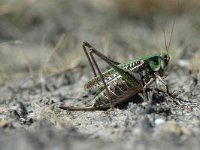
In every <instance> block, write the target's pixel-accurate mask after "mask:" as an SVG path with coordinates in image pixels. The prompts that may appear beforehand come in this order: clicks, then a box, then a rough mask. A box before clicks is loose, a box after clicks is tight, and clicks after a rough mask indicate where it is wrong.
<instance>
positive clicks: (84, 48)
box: [82, 43, 97, 77]
mask: <svg viewBox="0 0 200 150" xmlns="http://www.w3.org/2000/svg"><path fill="white" fill-rule="evenodd" d="M82 47H83V50H84V52H85V55H86V57H87V59H88V61H89V64H90V66H91V68H92V71H93V74H94V76H95V77H96V76H97V73H96V71H95V68H94V66H93V63H92V60H91V58H90V56H89V54H88V52H87V49H86V46H85V44H84V43H83V45H82Z"/></svg>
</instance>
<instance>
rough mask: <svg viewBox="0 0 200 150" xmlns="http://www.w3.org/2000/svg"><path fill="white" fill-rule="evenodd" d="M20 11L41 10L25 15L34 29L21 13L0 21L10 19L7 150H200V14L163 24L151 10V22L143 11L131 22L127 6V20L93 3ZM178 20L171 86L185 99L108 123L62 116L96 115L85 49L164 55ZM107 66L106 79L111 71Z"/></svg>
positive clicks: (164, 100) (107, 117)
mask: <svg viewBox="0 0 200 150" xmlns="http://www.w3.org/2000/svg"><path fill="white" fill-rule="evenodd" d="M126 2H127V5H128V4H129V3H130V2H129V3H128V1H126ZM135 2H136V1H135ZM3 4H7V3H3ZM20 4H21V3H19V6H20V8H21V7H22V8H24V6H26V7H27V6H29V5H30V4H32V5H31V6H32V7H30V6H29V7H28V8H32V9H29V10H27V9H26V10H25V11H26V14H27V16H23V17H25V18H24V22H22V20H20V18H18V17H17V15H16V14H17V12H18V13H19V14H23V13H20V11H19V10H16V12H14V13H13V12H12V11H14V10H15V9H14V10H12V11H11V12H9V11H7V12H9V13H8V14H9V15H8V16H7V14H6V15H2V14H3V13H0V17H2V18H3V19H4V21H3V23H0V28H1V29H3V30H1V31H0V40H1V41H2V43H3V44H1V45H0V49H1V53H0V57H1V60H0V61H1V66H0V75H1V86H0V149H2V150H11V149H16V150H22V149H30V150H35V149H42V150H43V149H44V150H46V149H48V150H51V149H52V150H54V149H61V150H62V149H71V150H76V149H105V150H106V149H109V150H112V149H115V150H118V149H135V150H143V149H152V150H156V149H171V150H173V149H174V150H175V149H185V150H186V149H191V150H197V149H199V147H200V107H199V105H200V93H199V91H200V82H199V81H200V75H199V64H200V54H199V48H200V45H199V40H198V39H199V35H200V34H199V32H200V30H199V29H200V28H199V25H200V24H199V20H198V14H199V13H198V12H190V13H183V14H178V13H177V16H175V15H173V16H171V13H170V15H169V14H168V13H163V12H161V14H160V15H159V14H157V13H156V14H154V13H155V12H151V9H149V8H146V9H147V11H146V12H145V13H143V9H142V8H143V5H141V6H140V7H142V8H137V9H138V10H137V11H138V12H137V13H136V14H134V12H132V11H130V12H129V14H127V15H126V14H124V13H127V12H126V11H125V10H126V9H125V8H126V7H127V5H125V4H123V6H124V8H123V9H122V10H123V12H121V11H122V10H121V9H120V8H121V7H122V3H116V4H115V5H114V4H112V3H106V4H107V5H105V4H103V3H98V2H96V1H95V2H94V3H93V2H92V1H90V0H87V1H86V2H83V1H81V0H78V1H76V2H74V1H69V2H68V4H65V3H64V2H63V1H59V3H55V2H54V1H53V0H52V3H49V2H47V3H45V2H41V3H37V2H36V3H33V2H32V1H30V4H29V3H25V2H24V3H23V5H20ZM33 4H34V5H33ZM44 4H46V5H44ZM53 4H56V5H53ZM97 4H98V5H97ZM152 4H154V3H152ZM159 5H162V4H160V3H159ZM2 6H3V5H2ZM6 6H7V5H6ZM8 6H10V5H8ZM75 6H76V7H75ZM120 6H121V7H120ZM156 6H157V5H156ZM6 8H9V7H6ZM13 8H14V7H13ZM50 8H51V9H50ZM75 8H76V10H75ZM161 8H162V7H161ZM166 8H167V7H166ZM176 9H177V8H173V10H176ZM1 10H3V9H1ZM44 10H45V11H44ZM50 10H51V11H50ZM77 10H78V11H77ZM119 10H121V11H119ZM139 10H141V12H140V11H139ZM182 11H184V10H182ZM36 12H37V13H36ZM44 12H45V13H44ZM131 12H132V13H131ZM13 14H15V15H13ZM148 14H149V15H150V16H151V15H152V16H151V17H149V16H148ZM12 15H13V16H12ZM50 16H51V17H50ZM6 17H7V19H6ZM16 18H18V21H17V23H18V24H15V25H16V26H15V27H13V24H12V23H13V21H16V20H15V19H16ZM28 18H29V19H28ZM174 18H175V21H176V24H175V28H174V31H173V35H172V43H171V46H170V49H169V54H170V56H171V58H172V59H171V60H170V66H169V68H168V73H167V74H168V78H167V79H166V82H167V84H168V86H169V89H170V91H171V92H174V93H176V95H178V98H177V99H173V98H171V97H169V96H167V95H165V94H163V93H151V95H150V96H151V99H152V102H151V103H150V102H149V103H148V104H147V103H144V102H143V100H142V98H141V97H140V96H138V95H135V96H133V97H131V98H130V99H129V100H128V101H127V102H125V103H122V104H119V105H118V106H117V107H116V108H115V109H114V110H113V111H110V112H108V113H106V112H105V111H93V112H81V111H78V112H70V111H65V110H61V109H59V108H58V106H59V105H60V104H65V105H72V106H76V105H79V106H80V105H81V106H87V105H90V104H92V100H93V98H94V97H95V95H96V94H97V91H85V90H84V84H85V83H86V82H87V81H88V80H89V79H90V78H91V76H92V72H91V69H90V67H89V65H88V64H87V62H86V58H85V56H84V54H83V51H82V50H81V44H82V41H85V40H86V41H89V42H90V43H92V45H94V46H95V47H97V49H100V50H101V49H102V51H101V52H103V53H104V54H105V55H107V56H109V57H110V58H111V59H114V60H117V61H119V62H123V61H125V60H127V59H128V60H131V59H134V58H136V57H138V56H144V55H148V54H150V53H154V52H158V51H160V49H163V48H164V42H163V39H164V38H163V37H164V33H163V31H162V29H161V28H160V25H158V24H161V26H162V25H163V29H164V30H165V31H166V38H167V39H166V40H167V41H169V38H168V37H170V32H171V30H172V24H173V20H174ZM110 20H112V21H110ZM14 33H15V34H14ZM43 34H45V37H44V35H43ZM63 34H65V36H63ZM102 39H103V40H102ZM13 40H19V41H15V43H13V42H12V41H13ZM43 40H44V41H43ZM5 41H9V42H10V41H11V42H10V43H9V42H8V43H6V42H5ZM41 41H43V42H42V44H41ZM4 42H5V43H4ZM18 42H19V43H20V42H22V43H23V44H21V45H20V44H19V45H18V44H17V43H18ZM24 43H25V44H24ZM44 43H45V44H44ZM101 43H103V44H101ZM15 44H17V45H15ZM57 49H59V51H58V50H57ZM151 49H154V50H153V51H152V50H151ZM97 61H98V63H99V64H100V67H101V69H103V70H106V69H107V68H108V67H109V66H107V65H105V63H103V62H102V61H101V60H99V59H97ZM20 73H21V74H20ZM10 74H11V75H10ZM8 76H9V77H8ZM19 76H20V77H19ZM21 76H22V77H21ZM5 78H6V80H5Z"/></svg>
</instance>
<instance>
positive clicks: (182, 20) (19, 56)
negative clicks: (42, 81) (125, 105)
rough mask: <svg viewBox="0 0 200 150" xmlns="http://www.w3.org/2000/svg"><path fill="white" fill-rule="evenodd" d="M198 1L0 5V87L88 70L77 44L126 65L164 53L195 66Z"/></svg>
mask: <svg viewBox="0 0 200 150" xmlns="http://www.w3.org/2000/svg"><path fill="white" fill-rule="evenodd" d="M199 16H200V1H198V0H190V1H188V0H110V1H106V0H101V1H99V0H0V20H1V21H0V83H1V84H3V82H4V81H5V80H6V79H10V78H23V77H27V76H31V77H33V76H37V75H43V76H44V75H46V74H51V73H59V72H63V71H66V70H70V69H73V68H77V67H80V68H81V67H84V66H87V65H88V63H87V60H86V58H85V56H84V53H83V51H82V46H81V45H82V42H83V41H88V42H90V43H91V44H92V45H93V46H94V47H96V48H97V49H98V50H100V51H101V52H102V53H104V54H105V55H107V56H109V57H110V58H112V59H114V60H117V61H120V62H121V61H125V60H128V59H132V58H135V57H138V56H144V55H146V54H150V53H154V52H159V51H165V44H164V43H165V40H164V32H163V31H165V32H166V42H167V43H168V42H169V41H170V32H171V31H172V26H173V22H174V21H175V27H174V30H173V35H172V39H171V40H172V42H171V45H170V49H169V52H170V54H171V55H172V56H173V57H174V59H177V58H178V59H185V60H189V62H190V63H191V64H192V65H191V66H192V67H193V69H197V70H198V65H199V64H200V61H199V60H200V54H199V48H200V44H199V39H200V17H199Z"/></svg>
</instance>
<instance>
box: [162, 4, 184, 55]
mask: <svg viewBox="0 0 200 150" xmlns="http://www.w3.org/2000/svg"><path fill="white" fill-rule="evenodd" d="M177 5H178V8H180V0H178V4H177ZM175 23H176V18H175V17H174V19H173V24H172V29H171V32H170V37H169V43H168V45H167V38H166V33H165V29H164V28H163V26H161V25H160V27H161V29H162V31H163V34H164V42H165V50H166V51H167V53H168V52H169V48H170V45H171V43H172V35H173V31H174V27H175Z"/></svg>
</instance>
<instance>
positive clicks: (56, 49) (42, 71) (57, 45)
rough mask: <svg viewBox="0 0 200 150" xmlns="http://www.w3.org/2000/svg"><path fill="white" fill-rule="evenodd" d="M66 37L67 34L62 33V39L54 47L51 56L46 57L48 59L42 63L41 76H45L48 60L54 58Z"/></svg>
mask: <svg viewBox="0 0 200 150" xmlns="http://www.w3.org/2000/svg"><path fill="white" fill-rule="evenodd" d="M64 39H65V34H63V35H61V37H60V39H59V40H58V42H57V44H56V46H55V47H54V48H53V49H52V51H51V53H50V55H49V57H48V58H47V59H46V61H45V62H44V64H43V65H42V67H41V69H40V74H41V77H42V76H43V74H44V71H45V68H46V66H47V64H48V62H49V61H50V59H51V58H52V56H53V55H54V54H55V53H56V51H58V50H59V47H60V45H61V44H62V42H63V41H64Z"/></svg>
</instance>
